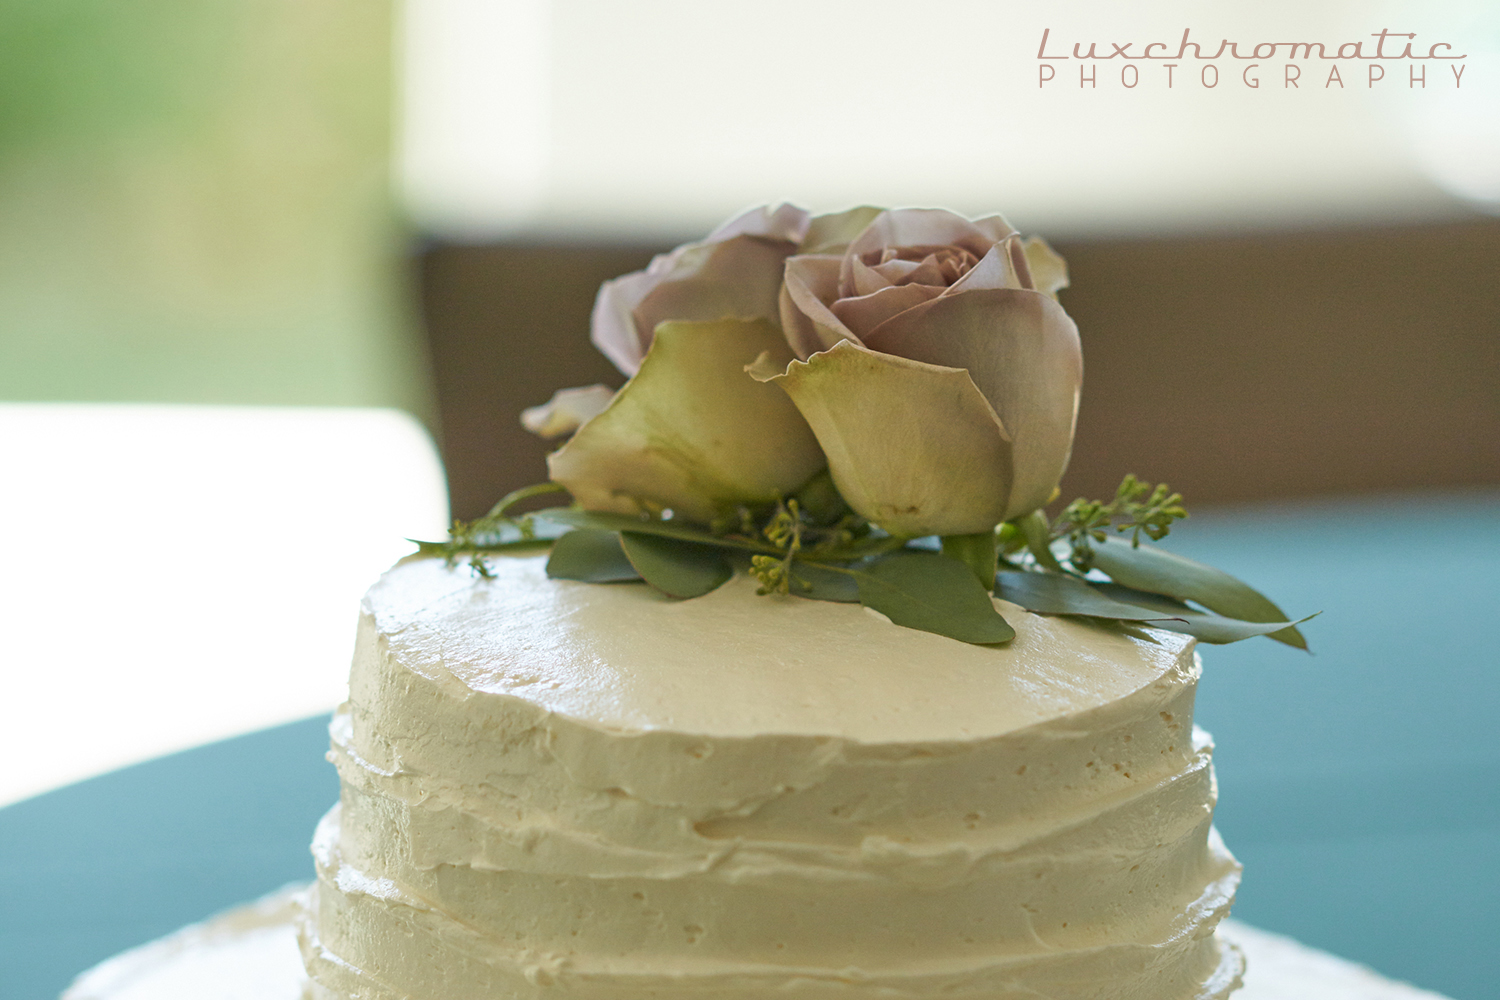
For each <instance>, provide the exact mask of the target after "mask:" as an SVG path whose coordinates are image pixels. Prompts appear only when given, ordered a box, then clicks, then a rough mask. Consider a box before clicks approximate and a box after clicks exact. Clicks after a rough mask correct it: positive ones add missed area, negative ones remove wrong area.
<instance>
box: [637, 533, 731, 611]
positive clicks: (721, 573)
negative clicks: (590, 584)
mask: <svg viewBox="0 0 1500 1000" xmlns="http://www.w3.org/2000/svg"><path fill="white" fill-rule="evenodd" d="M620 547H621V548H622V549H624V551H625V556H626V558H627V559H629V560H630V565H632V566H634V567H635V568H636V571H637V572H639V573H640V574H641V576H642V577H643V578H644V579H645V581H646V582H647V583H649V584H651V586H653V587H655V588H656V589H657V590H659V591H661V592H662V593H663V594H666V595H667V596H668V597H684V598H685V597H701V596H702V595H704V594H706V593H708V592H709V591H710V590H714V589H716V588H718V587H720V586H722V585H723V584H724V583H725V582H726V581H727V580H728V579H729V578H730V577H731V576H733V575H734V571H733V570H732V569H730V567H729V562H728V560H726V559H725V558H724V553H723V552H721V551H719V550H718V549H717V548H714V547H712V546H708V545H699V544H697V543H694V542H685V541H682V540H680V539H677V538H669V537H665V536H662V535H648V534H643V533H640V532H636V531H622V532H620Z"/></svg>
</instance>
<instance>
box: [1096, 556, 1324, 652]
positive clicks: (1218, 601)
mask: <svg viewBox="0 0 1500 1000" xmlns="http://www.w3.org/2000/svg"><path fill="white" fill-rule="evenodd" d="M1093 548H1094V559H1093V565H1094V567H1095V568H1096V569H1099V570H1102V571H1104V572H1105V573H1107V574H1109V576H1110V578H1111V579H1112V580H1114V581H1115V582H1116V583H1120V584H1124V585H1125V586H1127V587H1131V588H1134V589H1136V590H1144V591H1147V592H1148V593H1152V594H1161V595H1163V596H1166V597H1173V598H1176V599H1178V600H1181V601H1193V602H1195V603H1197V604H1201V605H1203V606H1204V607H1205V608H1208V609H1209V610H1210V611H1213V612H1216V613H1217V614H1219V615H1223V616H1224V617H1226V618H1230V619H1238V620H1240V621H1241V622H1246V623H1269V624H1276V623H1279V622H1287V621H1288V618H1287V615H1286V614H1285V613H1284V612H1283V611H1282V610H1281V609H1280V608H1278V607H1277V606H1276V605H1275V604H1274V603H1272V601H1271V600H1270V598H1268V597H1266V596H1265V595H1264V594H1262V593H1261V592H1260V591H1258V590H1256V589H1255V588H1253V587H1251V586H1250V585H1249V584H1247V583H1245V582H1243V581H1241V580H1238V579H1236V578H1234V577H1232V576H1230V575H1229V574H1228V573H1225V572H1224V571H1223V570H1220V569H1215V568H1214V567H1212V566H1205V565H1203V564H1202V563H1199V562H1194V561H1193V560H1191V559H1185V558H1183V557H1182V556H1179V555H1175V554H1174V553H1171V552H1168V551H1167V550H1165V549H1159V548H1157V547H1155V546H1154V545H1147V544H1145V543H1141V544H1140V545H1139V546H1135V545H1132V544H1131V543H1130V542H1128V541H1126V540H1125V539H1123V538H1113V537H1109V538H1106V539H1104V541H1102V542H1094V543H1093ZM1300 620H1301V621H1306V620H1307V619H1306V618H1303V619H1300ZM1251 634H1264V635H1269V636H1270V637H1271V638H1272V639H1275V640H1276V641H1277V642H1284V643H1286V644H1287V645H1288V646H1293V647H1295V648H1297V649H1306V648H1307V640H1306V639H1304V638H1303V637H1302V633H1301V632H1299V631H1297V629H1296V628H1295V627H1291V626H1288V627H1284V628H1281V629H1272V630H1269V631H1266V632H1261V633H1251ZM1199 638H1202V639H1204V641H1205V642H1214V641H1233V640H1214V639H1209V638H1207V637H1206V636H1199Z"/></svg>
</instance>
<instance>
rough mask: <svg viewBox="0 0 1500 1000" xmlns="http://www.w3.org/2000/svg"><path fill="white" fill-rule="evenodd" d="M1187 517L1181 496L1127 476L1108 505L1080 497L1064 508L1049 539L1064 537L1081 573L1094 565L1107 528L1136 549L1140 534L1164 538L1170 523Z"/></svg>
mask: <svg viewBox="0 0 1500 1000" xmlns="http://www.w3.org/2000/svg"><path fill="white" fill-rule="evenodd" d="M1187 516H1188V512H1187V508H1186V507H1184V506H1183V504H1182V494H1181V493H1173V492H1172V490H1171V487H1169V486H1168V485H1167V484H1166V483H1160V484H1158V485H1156V486H1152V485H1151V484H1150V483H1147V482H1143V481H1141V480H1139V479H1137V478H1136V477H1135V476H1134V475H1133V474H1131V473H1127V474H1126V476H1125V478H1124V479H1123V480H1121V482H1120V485H1119V487H1118V488H1117V489H1116V490H1115V498H1114V499H1113V500H1110V501H1108V502H1106V501H1103V500H1087V499H1084V498H1083V497H1079V498H1078V499H1077V500H1074V501H1073V502H1072V503H1070V504H1068V506H1067V507H1065V508H1063V512H1062V514H1061V515H1060V516H1059V517H1058V519H1057V521H1056V523H1054V524H1053V525H1052V533H1051V537H1052V538H1066V539H1067V540H1068V543H1069V545H1070V547H1071V549H1072V556H1071V558H1070V559H1069V561H1070V562H1071V563H1072V564H1073V565H1074V566H1075V567H1077V568H1078V570H1079V571H1080V572H1087V571H1088V570H1089V568H1090V567H1091V566H1092V565H1093V553H1094V546H1093V544H1092V543H1094V542H1103V541H1104V540H1105V539H1106V538H1108V537H1109V531H1110V529H1111V528H1112V529H1114V530H1115V531H1117V532H1119V533H1120V534H1124V533H1126V532H1129V533H1130V544H1131V547H1132V548H1139V547H1140V544H1141V535H1142V534H1143V533H1144V534H1145V535H1146V537H1148V538H1150V539H1151V540H1152V541H1153V542H1159V541H1161V540H1162V539H1163V538H1165V537H1167V533H1168V532H1170V531H1171V530H1172V523H1173V522H1174V521H1179V520H1181V519H1183V518H1185V517H1187Z"/></svg>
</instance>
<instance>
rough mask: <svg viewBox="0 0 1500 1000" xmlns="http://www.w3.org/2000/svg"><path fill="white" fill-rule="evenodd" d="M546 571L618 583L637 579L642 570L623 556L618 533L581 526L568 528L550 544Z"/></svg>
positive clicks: (555, 575) (558, 575)
mask: <svg viewBox="0 0 1500 1000" xmlns="http://www.w3.org/2000/svg"><path fill="white" fill-rule="evenodd" d="M547 575H548V576H550V577H552V578H553V579H555V580H581V581H583V582H584V583H619V582H622V581H626V580H639V579H640V578H641V574H640V573H639V572H637V570H636V568H635V567H634V566H632V565H631V563H630V560H629V559H627V558H625V550H624V549H623V548H622V547H621V546H620V536H619V534H618V533H616V532H613V531H599V530H596V529H594V528H584V529H581V530H577V531H570V532H568V533H567V534H566V535H563V536H562V537H561V538H559V539H558V540H557V541H556V542H555V543H553V546H552V555H551V556H549V557H548V559H547Z"/></svg>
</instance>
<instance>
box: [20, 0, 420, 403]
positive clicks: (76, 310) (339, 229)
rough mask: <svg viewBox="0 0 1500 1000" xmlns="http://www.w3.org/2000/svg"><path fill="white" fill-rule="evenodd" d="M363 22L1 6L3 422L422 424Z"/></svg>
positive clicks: (280, 9) (385, 13)
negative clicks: (390, 413) (396, 419)
mask: <svg viewBox="0 0 1500 1000" xmlns="http://www.w3.org/2000/svg"><path fill="white" fill-rule="evenodd" d="M391 36H392V11H391V5H390V4H389V3H387V2H383V0H382V2H372V0H240V2H231V0H133V2H128V3H127V2H123V0H0V399H10V400H159V401H181V402H222V403H274V404H332V405H388V406H399V407H402V408H405V409H408V410H412V411H413V412H416V413H418V414H419V415H421V416H424V417H425V416H428V415H429V414H430V412H431V403H430V399H431V390H430V387H429V376H428V371H427V365H426V361H425V357H424V352H423V350H422V348H421V346H420V344H419V341H418V338H417V336H416V334H415V328H414V318H413V312H412V307H411V304H410V298H411V295H410V289H409V278H408V276H407V274H406V269H405V263H404V246H405V242H406V234H405V233H404V231H403V230H402V228H401V226H400V224H399V222H398V220H397V217H396V215H395V211H394V208H393V205H392V199H391V188H390V179H389V163H390V155H389V149H390V118H391V115H390V108H391V95H392V87H393V83H392V63H393V57H392V43H391Z"/></svg>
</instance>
